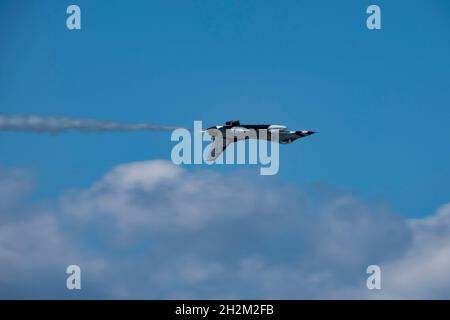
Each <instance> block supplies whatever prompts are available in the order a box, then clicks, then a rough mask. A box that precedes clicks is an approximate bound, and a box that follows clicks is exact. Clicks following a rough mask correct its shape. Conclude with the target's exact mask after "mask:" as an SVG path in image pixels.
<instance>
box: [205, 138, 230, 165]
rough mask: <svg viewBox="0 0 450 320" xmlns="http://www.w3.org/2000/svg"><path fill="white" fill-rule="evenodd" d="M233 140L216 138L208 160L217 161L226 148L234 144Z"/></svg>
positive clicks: (211, 146)
mask: <svg viewBox="0 0 450 320" xmlns="http://www.w3.org/2000/svg"><path fill="white" fill-rule="evenodd" d="M232 143H233V141H232V140H227V139H215V140H214V143H212V144H211V145H210V149H209V153H208V157H207V159H206V160H207V161H208V162H213V161H215V160H216V159H217V158H218V157H219V156H220V155H221V154H222V153H223V152H224V151H225V149H226V148H227V147H228V146H229V145H230V144H232Z"/></svg>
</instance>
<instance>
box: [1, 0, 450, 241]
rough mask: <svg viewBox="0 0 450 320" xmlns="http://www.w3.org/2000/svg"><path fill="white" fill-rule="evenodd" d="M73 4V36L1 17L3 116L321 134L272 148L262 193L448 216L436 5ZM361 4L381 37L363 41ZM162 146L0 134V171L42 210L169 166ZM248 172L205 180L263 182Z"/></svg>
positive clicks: (150, 138) (47, 18)
mask: <svg viewBox="0 0 450 320" xmlns="http://www.w3.org/2000/svg"><path fill="white" fill-rule="evenodd" d="M74 3H76V4H77V5H79V6H80V7H81V11H82V30H80V31H69V30H67V29H66V27H65V20H66V17H67V15H66V13H65V11H66V8H67V6H68V5H69V4H71V3H69V2H65V1H2V3H1V4H0V41H1V50H0V112H5V113H35V114H40V115H61V116H71V117H78V118H97V119H104V120H114V121H130V122H143V121H148V122H150V123H155V124H167V125H182V126H192V123H193V121H194V120H202V121H203V122H204V125H205V126H210V125H215V124H220V123H222V122H224V121H226V120H230V119H240V120H241V121H242V122H246V123H277V124H278V123H279V124H285V125H287V126H288V127H289V128H292V129H295V130H304V129H310V130H315V131H319V134H317V135H315V136H312V137H310V138H308V139H304V140H302V141H299V142H296V143H295V144H292V145H289V146H281V147H280V154H281V164H280V172H279V174H278V175H277V176H275V177H265V178H264V179H263V180H264V181H265V182H268V183H272V182H273V183H281V184H288V185H292V186H294V187H295V188H300V189H304V190H311V189H315V188H332V189H335V190H340V191H342V192H350V193H352V194H353V195H355V196H356V197H358V199H360V200H361V201H363V202H364V201H365V202H368V203H374V202H376V203H381V204H382V205H384V206H387V207H390V208H391V209H389V210H392V211H393V212H395V213H400V214H401V215H403V216H405V217H407V218H424V217H426V216H428V215H432V214H434V213H435V212H436V210H437V209H438V208H439V207H440V206H442V205H444V204H445V203H447V202H448V201H449V192H448V190H449V181H450V165H449V164H450V149H449V148H448V145H449V143H448V142H449V139H450V126H449V125H448V119H449V118H450V108H449V105H450V87H449V86H450V82H449V76H450V60H449V57H450V41H449V40H450V4H449V3H448V1H445V0H440V1H439V0H434V1H418V0H411V1H356V0H354V1H339V2H338V1H283V2H282V3H280V2H279V1H250V0H248V1H132V2H125V1H83V0H77V1H76V2H74ZM372 3H376V4H378V5H379V6H380V7H381V10H382V29H381V30H379V31H370V30H368V29H367V28H366V26H365V21H366V17H367V15H366V13H365V10H366V8H367V6H368V5H369V4H372ZM173 145H174V143H173V142H171V141H170V134H168V133H153V132H150V133H145V132H134V133H105V134H92V135H87V134H79V133H67V134H61V135H57V136H51V135H43V134H42V135H40V134H39V135H38V134H30V133H11V132H1V133H0V155H1V157H0V166H2V167H4V168H15V167H20V168H25V169H27V170H31V172H32V173H33V175H34V177H35V180H34V181H35V182H34V185H35V186H36V187H35V191H34V192H33V194H32V197H31V199H32V200H33V201H38V202H42V201H43V202H52V201H53V200H52V199H55V198H58V197H60V196H61V195H62V194H64V193H65V192H66V191H67V190H73V189H85V188H88V187H89V186H90V185H91V184H92V183H93V182H94V181H97V180H99V179H101V177H102V176H103V175H104V174H106V173H108V172H110V170H111V169H112V168H113V167H115V166H117V165H120V164H124V163H130V162H133V161H146V160H156V159H163V160H170V152H171V148H172V147H173ZM183 169H184V170H186V171H187V172H191V171H193V172H195V171H196V170H199V168H198V167H195V166H193V167H190V166H185V167H184V168H183ZM246 169H247V170H244V171H248V172H246V173H242V171H243V169H242V168H241V166H227V167H220V168H215V167H209V166H208V170H209V171H212V172H213V173H217V174H220V175H223V176H228V175H232V176H236V175H237V176H239V175H241V174H250V176H254V175H255V174H257V173H258V172H259V168H258V167H256V166H251V167H249V168H246ZM255 179H256V178H255ZM260 179H262V178H257V179H256V181H261V180H260ZM214 183H217V181H211V184H214ZM324 186H325V187H324ZM30 201H31V200H30ZM287 207H288V208H291V207H290V206H287ZM92 245H94V244H92Z"/></svg>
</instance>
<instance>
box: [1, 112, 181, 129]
mask: <svg viewBox="0 0 450 320" xmlns="http://www.w3.org/2000/svg"><path fill="white" fill-rule="evenodd" d="M177 128H179V127H171V126H160V125H153V124H150V123H122V122H112V121H100V120H94V119H74V118H67V117H57V116H49V117H43V116H38V115H17V114H2V113H0V131H16V132H17V131H24V132H27V131H28V132H40V133H60V132H66V131H79V132H107V131H172V130H175V129H177Z"/></svg>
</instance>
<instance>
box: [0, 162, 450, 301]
mask: <svg viewBox="0 0 450 320" xmlns="http://www.w3.org/2000/svg"><path fill="white" fill-rule="evenodd" d="M32 189H33V179H32V176H31V175H30V173H29V172H27V171H24V170H21V169H17V168H1V167H0V297H1V298H119V299H121V298H123V299H127V298H144V299H145V298H153V299H159V298H188V299H189V298H206V299H208V298H209V299H211V298H247V299H249V298H287V299H296V298H306V299H310V298H318V299H330V298H362V299H365V298H370V299H377V298H389V299H398V298H425V299H426V298H450V275H449V272H450V271H449V270H450V205H444V206H443V207H442V208H440V209H439V210H438V211H437V212H436V213H435V214H433V215H431V216H428V217H426V218H422V219H415V220H411V219H407V218H405V217H403V216H401V215H398V214H396V213H395V212H392V210H391V209H390V208H389V207H387V206H385V205H382V204H377V203H365V202H364V201H361V200H360V199H358V198H357V197H355V196H353V195H352V194H350V193H346V192H342V191H337V190H332V189H330V188H326V187H319V188H316V189H314V190H303V189H301V188H299V187H296V186H293V185H288V184H284V183H281V182H274V179H268V178H267V177H261V176H255V177H254V176H247V175H246V174H239V175H237V174H236V175H227V176H225V175H223V174H218V173H215V172H213V171H207V170H205V171H196V172H189V171H186V170H184V169H182V168H180V167H177V166H174V165H173V164H171V163H170V162H167V161H147V162H137V163H129V164H124V165H120V166H117V167H115V168H113V169H112V170H111V171H110V172H109V173H107V174H106V175H105V176H104V177H102V178H101V179H99V180H98V181H96V182H94V183H93V184H92V185H91V186H90V187H88V188H86V189H83V190H77V191H70V192H65V193H64V194H62V195H61V197H60V198H59V199H56V200H55V201H53V202H52V203H48V202H47V203H39V202H36V201H31V199H30V196H31V195H32ZM70 264H77V265H79V266H80V267H81V270H82V290H81V291H78V292H75V291H69V290H67V289H66V288H65V279H66V274H65V270H66V267H67V266H68V265H70ZM371 264H378V265H380V266H381V269H382V290H368V289H367V288H366V278H367V276H368V275H367V274H366V268H367V266H368V265H371Z"/></svg>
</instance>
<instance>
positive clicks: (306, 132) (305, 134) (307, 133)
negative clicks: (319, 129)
mask: <svg viewBox="0 0 450 320" xmlns="http://www.w3.org/2000/svg"><path fill="white" fill-rule="evenodd" d="M300 133H301V134H302V135H304V136H310V135H312V134H314V133H316V132H315V131H310V130H304V131H300Z"/></svg>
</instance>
